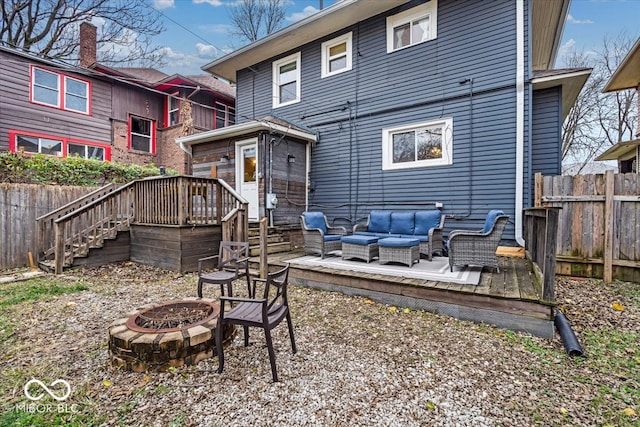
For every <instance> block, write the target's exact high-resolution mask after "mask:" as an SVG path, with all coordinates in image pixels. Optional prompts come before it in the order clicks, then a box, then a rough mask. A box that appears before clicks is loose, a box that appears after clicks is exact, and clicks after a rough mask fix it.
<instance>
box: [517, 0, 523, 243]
mask: <svg viewBox="0 0 640 427" xmlns="http://www.w3.org/2000/svg"><path fill="white" fill-rule="evenodd" d="M515 184H516V200H515V214H516V225H515V239H516V242H518V244H519V245H520V246H524V244H525V241H524V238H523V236H522V209H523V199H524V194H523V192H524V0H517V2H516V183H515Z"/></svg>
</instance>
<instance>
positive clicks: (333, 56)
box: [321, 32, 353, 78]
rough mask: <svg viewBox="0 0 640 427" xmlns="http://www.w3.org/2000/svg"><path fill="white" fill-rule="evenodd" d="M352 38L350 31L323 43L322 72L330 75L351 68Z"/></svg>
mask: <svg viewBox="0 0 640 427" xmlns="http://www.w3.org/2000/svg"><path fill="white" fill-rule="evenodd" d="M351 39H352V33H351V32H349V33H347V34H344V35H342V36H340V37H336V38H335V39H332V40H329V41H326V42H324V43H322V74H321V76H322V77H323V78H324V77H328V76H332V75H334V74H339V73H342V72H344V71H349V70H350V69H351V58H352V56H353V55H352V50H351Z"/></svg>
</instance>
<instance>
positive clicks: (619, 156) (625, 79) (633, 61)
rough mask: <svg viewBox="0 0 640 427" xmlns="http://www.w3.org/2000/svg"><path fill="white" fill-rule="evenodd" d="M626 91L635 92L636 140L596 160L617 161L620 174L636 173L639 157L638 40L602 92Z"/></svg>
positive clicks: (622, 144)
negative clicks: (636, 106)
mask: <svg viewBox="0 0 640 427" xmlns="http://www.w3.org/2000/svg"><path fill="white" fill-rule="evenodd" d="M626 89H635V90H636V101H637V102H638V125H637V127H636V135H635V137H636V139H633V140H631V141H622V142H618V143H617V144H615V145H613V146H611V148H609V149H608V150H607V151H605V152H604V153H602V154H601V155H599V156H598V157H597V158H596V160H617V161H618V169H619V171H620V172H621V173H627V172H635V173H638V172H639V171H638V160H637V159H638V157H640V148H639V147H640V38H639V39H638V40H637V41H636V44H635V45H633V47H632V48H631V50H630V51H629V53H627V56H625V58H624V59H623V60H622V62H621V63H620V65H619V66H618V68H617V69H616V71H615V72H614V73H613V75H612V76H611V78H610V79H609V82H608V83H607V85H606V86H605V87H604V90H603V92H605V93H606V92H617V91H619V90H626Z"/></svg>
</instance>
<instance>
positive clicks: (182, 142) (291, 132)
mask: <svg viewBox="0 0 640 427" xmlns="http://www.w3.org/2000/svg"><path fill="white" fill-rule="evenodd" d="M261 131H268V132H277V133H279V134H282V135H287V136H291V137H294V138H297V139H300V140H302V141H305V142H307V143H314V142H317V141H318V137H317V135H316V134H314V133H310V132H305V131H303V130H299V129H293V128H290V127H287V126H283V125H280V124H277V123H272V122H267V121H264V120H252V121H250V122H245V123H240V124H237V125H232V126H226V127H223V128H221V129H215V130H210V131H206V132H200V133H196V134H193V135H189V136H183V137H180V138H176V144H178V145H179V146H180V147H181V148H182V149H183V150H184V151H186V152H190V150H189V148H188V147H191V146H192V145H197V144H204V143H206V142H215V141H219V140H223V139H228V138H237V137H242V136H245V135H247V134H250V133H256V132H261Z"/></svg>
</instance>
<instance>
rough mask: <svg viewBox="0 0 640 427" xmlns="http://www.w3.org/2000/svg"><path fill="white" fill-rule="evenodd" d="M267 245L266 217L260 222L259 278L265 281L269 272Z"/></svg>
mask: <svg viewBox="0 0 640 427" xmlns="http://www.w3.org/2000/svg"><path fill="white" fill-rule="evenodd" d="M268 244H269V229H268V228H267V217H266V216H265V217H263V218H262V219H261V220H260V278H261V279H266V278H267V273H268V271H269V260H268V257H267V251H268V246H267V245H268Z"/></svg>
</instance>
